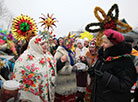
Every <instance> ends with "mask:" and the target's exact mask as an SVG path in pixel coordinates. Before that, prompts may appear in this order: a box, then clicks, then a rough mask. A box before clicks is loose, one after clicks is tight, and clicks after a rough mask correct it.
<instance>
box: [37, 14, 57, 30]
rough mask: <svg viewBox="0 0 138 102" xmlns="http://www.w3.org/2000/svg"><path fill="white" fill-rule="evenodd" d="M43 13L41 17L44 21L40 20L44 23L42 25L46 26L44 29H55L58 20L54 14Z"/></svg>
mask: <svg viewBox="0 0 138 102" xmlns="http://www.w3.org/2000/svg"><path fill="white" fill-rule="evenodd" d="M42 15H43V17H40V18H41V19H42V21H40V22H39V23H42V25H41V26H44V29H48V30H49V28H51V29H52V30H53V26H55V27H56V25H55V22H58V21H57V20H56V18H53V15H54V14H51V15H49V14H47V17H46V15H44V14H42Z"/></svg>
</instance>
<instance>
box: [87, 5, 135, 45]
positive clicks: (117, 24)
mask: <svg viewBox="0 0 138 102" xmlns="http://www.w3.org/2000/svg"><path fill="white" fill-rule="evenodd" d="M114 10H115V15H113V11H114ZM98 11H99V12H100V13H101V14H102V16H103V19H102V18H101V17H100V16H99V15H98ZM94 14H95V17H96V18H97V19H98V20H99V22H98V23H90V24H88V25H87V26H86V28H85V29H86V31H88V32H92V33H95V32H99V33H98V35H97V37H96V38H97V41H96V44H97V46H100V45H101V43H102V36H103V32H104V30H105V29H113V30H117V31H119V32H122V33H127V32H130V31H131V30H132V27H131V26H129V25H128V24H125V23H123V22H121V21H119V20H118V16H119V9H118V5H117V4H114V5H113V6H112V7H111V9H110V10H109V11H108V13H107V15H106V13H105V12H104V10H102V9H101V8H100V7H96V8H95V10H94ZM94 26H97V27H98V28H97V29H92V27H94Z"/></svg>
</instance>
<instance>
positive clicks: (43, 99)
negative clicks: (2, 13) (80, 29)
mask: <svg viewBox="0 0 138 102" xmlns="http://www.w3.org/2000/svg"><path fill="white" fill-rule="evenodd" d="M114 9H116V12H115V13H117V14H116V15H115V16H113V15H112V11H113V10H114ZM98 11H100V13H102V15H105V16H104V20H102V19H101V18H100V16H98V14H97V12H98ZM95 15H96V18H97V19H98V20H99V21H100V23H91V24H88V25H87V26H86V28H85V30H86V31H88V32H92V33H93V32H98V34H97V36H96V37H93V36H92V37H91V38H90V37H89V36H85V37H80V36H72V35H71V34H70V33H69V34H68V36H65V37H59V38H56V37H55V36H53V35H52V32H50V31H49V27H51V28H52V25H55V24H54V23H55V22H56V20H55V18H52V17H53V15H51V16H50V15H49V14H48V17H46V18H44V17H45V15H44V17H41V18H42V19H43V21H42V22H41V23H43V24H42V25H45V29H44V31H42V32H41V33H40V34H38V33H37V27H36V24H35V23H34V22H33V19H31V18H29V17H28V16H24V15H21V16H19V17H16V19H14V21H13V25H12V33H13V35H12V33H11V34H10V33H8V34H7V32H5V31H1V30H0V89H1V95H0V102H7V101H8V100H9V99H10V98H11V97H12V96H14V101H17V100H16V99H18V100H19V102H131V101H132V100H133V101H134V102H137V100H138V98H137V96H138V83H137V82H138V80H137V74H138V42H137V44H136V46H134V39H133V38H132V37H131V36H126V35H125V36H123V35H122V34H121V33H120V32H123V33H126V32H129V31H131V30H132V28H131V27H130V26H129V25H128V24H124V23H122V22H120V21H119V20H118V6H117V4H114V5H113V6H112V7H111V9H110V10H109V12H108V14H107V15H106V14H105V13H104V11H103V10H102V9H101V8H99V7H98V8H95ZM30 19H31V20H30ZM118 22H119V23H118ZM117 24H120V25H121V27H126V29H124V28H123V29H121V28H119V26H118V25H117ZM97 25H100V27H101V28H99V29H91V27H92V26H97ZM101 25H102V26H101ZM46 28H47V29H46ZM13 37H15V39H16V40H15V39H14V38H13ZM7 80H10V81H13V82H15V83H18V84H19V86H17V85H15V84H8V85H9V86H6V85H5V82H7ZM11 86H12V87H11ZM15 86H17V88H15Z"/></svg>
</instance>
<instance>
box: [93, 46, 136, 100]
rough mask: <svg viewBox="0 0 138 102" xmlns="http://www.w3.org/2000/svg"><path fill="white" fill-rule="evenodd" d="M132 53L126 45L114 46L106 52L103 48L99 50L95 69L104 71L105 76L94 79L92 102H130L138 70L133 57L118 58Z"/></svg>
mask: <svg viewBox="0 0 138 102" xmlns="http://www.w3.org/2000/svg"><path fill="white" fill-rule="evenodd" d="M130 53H131V46H129V45H128V44H125V43H121V44H118V45H114V46H112V47H110V48H107V49H106V50H105V51H104V52H103V48H101V49H100V50H99V59H98V61H97V62H96V64H95V66H94V68H95V69H97V70H100V71H102V72H103V76H102V77H98V76H95V77H94V84H93V89H92V90H93V92H92V102H130V100H131V93H130V89H131V87H132V86H133V84H134V83H135V82H136V78H137V76H136V69H135V66H134V63H133V61H132V59H131V57H129V56H122V57H116V56H121V55H124V54H130ZM109 56H112V57H114V60H112V59H110V57H109ZM115 57H116V58H115ZM107 58H108V59H109V60H107Z"/></svg>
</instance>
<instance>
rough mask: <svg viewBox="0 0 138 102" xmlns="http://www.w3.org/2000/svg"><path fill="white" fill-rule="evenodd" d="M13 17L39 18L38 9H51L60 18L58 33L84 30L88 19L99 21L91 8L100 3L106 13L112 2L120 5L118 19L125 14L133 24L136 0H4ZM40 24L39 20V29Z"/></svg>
mask: <svg viewBox="0 0 138 102" xmlns="http://www.w3.org/2000/svg"><path fill="white" fill-rule="evenodd" d="M4 1H5V4H6V6H7V8H8V9H9V10H10V11H11V12H12V14H13V17H15V16H19V15H20V14H21V13H22V14H24V15H26V14H27V15H29V16H31V17H32V18H34V19H35V20H36V23H37V24H38V22H39V21H40V19H39V17H40V16H41V13H44V14H47V13H50V14H52V13H54V17H56V18H57V20H58V21H59V22H57V23H55V24H56V25H57V28H54V34H56V36H57V37H59V36H63V35H67V34H68V32H70V31H77V30H80V29H81V30H85V29H84V28H85V26H86V25H87V24H88V23H91V22H98V20H97V19H96V17H95V16H94V12H93V11H94V8H95V7H96V6H100V7H101V8H102V9H103V10H104V11H105V12H106V13H107V12H108V10H109V9H110V8H111V6H112V5H113V4H114V3H117V4H118V6H119V19H122V18H125V19H126V20H127V22H128V23H129V24H130V25H131V26H132V27H133V28H136V27H138V0H4ZM40 25H41V24H38V27H39V29H42V28H40Z"/></svg>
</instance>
